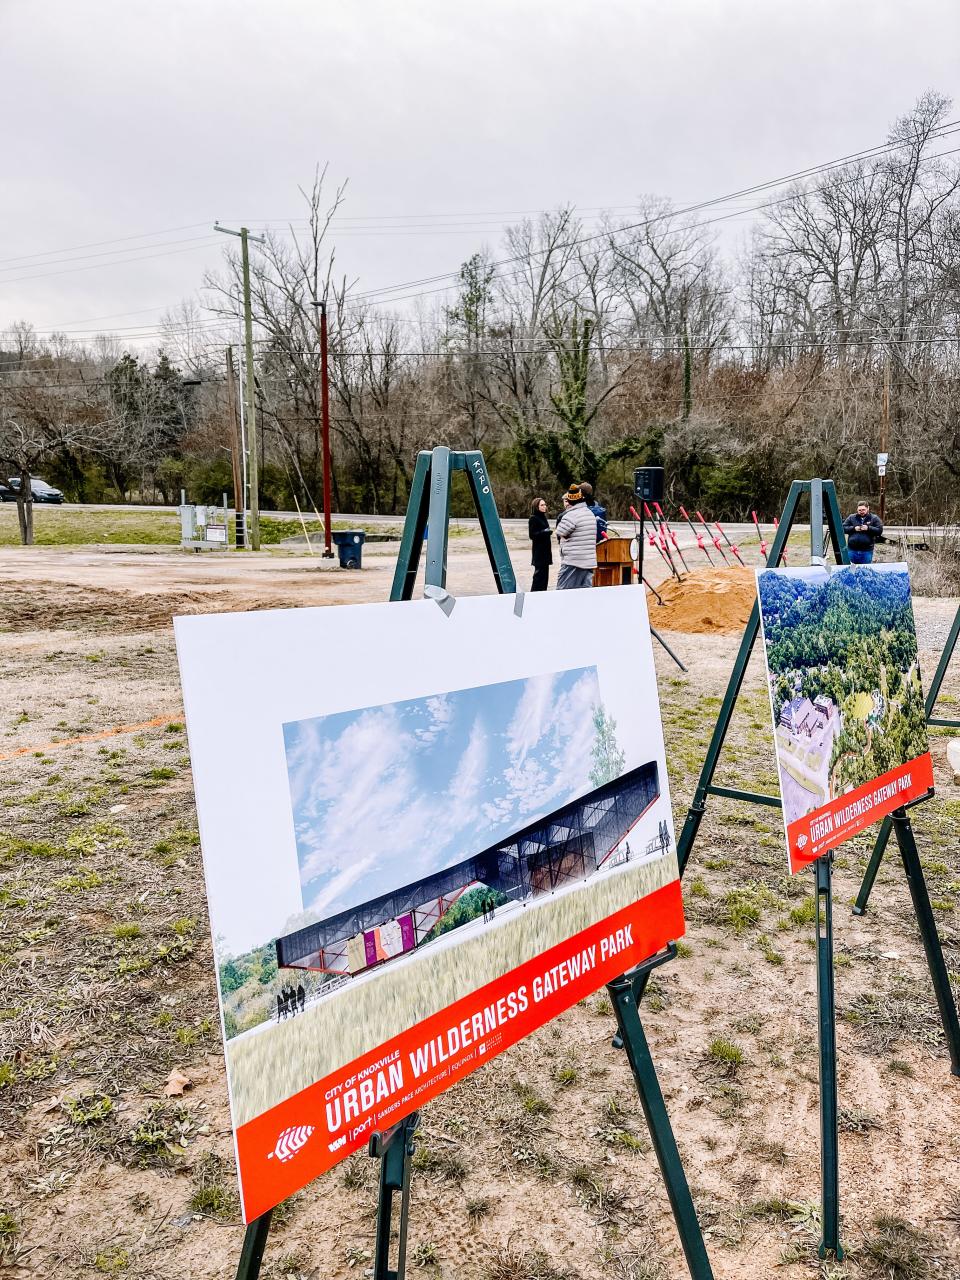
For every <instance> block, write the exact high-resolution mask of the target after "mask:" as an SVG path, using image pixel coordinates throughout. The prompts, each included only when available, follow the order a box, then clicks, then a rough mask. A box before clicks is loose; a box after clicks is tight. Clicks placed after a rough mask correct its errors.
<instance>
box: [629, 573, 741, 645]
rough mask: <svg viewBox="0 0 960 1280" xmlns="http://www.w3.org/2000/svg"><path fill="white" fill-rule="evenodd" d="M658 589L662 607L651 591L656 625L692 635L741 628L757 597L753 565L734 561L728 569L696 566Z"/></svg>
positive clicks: (650, 604)
mask: <svg viewBox="0 0 960 1280" xmlns="http://www.w3.org/2000/svg"><path fill="white" fill-rule="evenodd" d="M657 590H658V591H659V592H660V597H661V599H662V600H663V607H662V608H661V607H660V606H659V605H658V604H657V601H656V599H655V597H654V596H652V595H650V594H649V593H648V595H647V605H648V606H649V609H650V621H651V623H652V624H653V626H655V627H657V628H660V627H663V628H665V629H666V630H667V631H687V632H690V633H692V634H693V635H699V636H703V635H712V634H717V635H729V634H731V633H733V632H736V631H742V630H743V628H744V627H745V626H746V624H747V619H748V618H749V617H750V610H751V609H752V608H753V605H754V601H755V600H756V598H757V580H756V577H755V575H754V572H753V570H752V569H743V568H741V567H740V566H739V565H733V566H731V567H729V568H726V569H697V570H695V571H694V572H693V573H688V574H687V575H686V577H685V578H684V579H683V581H682V582H677V581H676V579H673V578H671V579H670V580H669V581H668V582H665V583H664V584H663V585H662V586H661V587H658V588H657Z"/></svg>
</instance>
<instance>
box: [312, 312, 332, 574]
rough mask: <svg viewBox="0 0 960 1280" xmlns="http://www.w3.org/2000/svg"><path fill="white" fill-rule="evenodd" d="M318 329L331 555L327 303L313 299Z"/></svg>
mask: <svg viewBox="0 0 960 1280" xmlns="http://www.w3.org/2000/svg"><path fill="white" fill-rule="evenodd" d="M313 305H314V307H315V308H316V311H317V317H318V321H319V324H318V328H319V330H320V447H321V453H322V458H323V555H324V559H328V558H332V557H333V550H332V549H331V541H332V538H331V534H332V513H331V510H330V508H331V506H332V504H333V497H332V494H331V488H332V486H331V483H330V378H329V374H328V368H327V304H326V302H321V301H320V300H319V299H318V298H314V299H313Z"/></svg>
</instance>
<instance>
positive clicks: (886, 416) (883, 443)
mask: <svg viewBox="0 0 960 1280" xmlns="http://www.w3.org/2000/svg"><path fill="white" fill-rule="evenodd" d="M889 437H890V352H889V351H887V352H885V353H884V357H883V418H882V420H881V423H880V452H881V454H882V455H883V463H882V465H881V467H880V522H881V524H882V523H883V521H884V519H885V518H886V514H887V440H888V439H889Z"/></svg>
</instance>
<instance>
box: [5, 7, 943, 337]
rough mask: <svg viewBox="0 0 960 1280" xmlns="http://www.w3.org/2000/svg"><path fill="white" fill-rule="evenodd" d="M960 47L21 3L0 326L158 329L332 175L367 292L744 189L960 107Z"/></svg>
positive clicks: (775, 28)
mask: <svg viewBox="0 0 960 1280" xmlns="http://www.w3.org/2000/svg"><path fill="white" fill-rule="evenodd" d="M958 48H960V4H957V3H956V0H913V3H911V4H910V5H909V6H906V5H905V4H904V3H903V0H844V2H843V3H836V0H794V2H793V3H776V2H775V0H603V3H599V4H592V5H587V4H584V3H583V0H456V2H452V0H404V3H397V0H349V2H346V3H345V2H344V0H270V2H269V3H262V0H261V2H259V3H256V4H254V3H251V2H250V0H231V2H230V3H227V2H226V0H83V2H82V3H78V0H0V86H2V95H3V106H4V121H5V128H4V146H3V192H4V194H3V200H2V206H0V226H2V229H3V239H2V245H3V247H2V249H0V259H2V261H0V329H2V328H3V327H4V326H5V325H7V324H9V323H10V322H11V321H12V320H15V319H28V320H30V321H32V322H33V323H34V324H35V325H36V327H37V329H38V330H40V331H41V332H43V331H49V330H54V329H69V330H72V331H74V332H75V333H76V334H77V335H78V336H81V335H84V334H86V333H88V332H97V331H102V330H111V331H115V332H118V333H120V334H121V335H123V336H125V337H127V338H128V339H130V340H132V339H133V338H134V336H135V335H141V336H142V337H143V338H144V340H147V341H149V339H150V337H151V335H152V333H153V332H155V330H156V327H157V324H158V321H159V318H160V316H161V315H162V313H163V312H164V311H165V310H167V309H170V308H171V307H173V306H175V305H176V304H177V303H178V302H179V301H180V300H181V299H183V298H184V297H186V296H189V295H190V294H191V293H193V292H194V291H195V289H196V287H197V286H198V284H199V282H200V279H201V277H202V274H203V270H204V269H205V268H208V267H211V266H216V264H217V262H218V259H219V256H220V254H221V253H222V250H223V248H224V244H225V243H235V242H225V238H224V237H220V236H215V235H214V234H213V233H212V230H211V228H212V223H213V221H214V220H215V219H220V220H221V221H223V222H226V223H233V224H237V223H239V222H241V221H245V222H247V223H249V224H250V225H256V226H262V225H263V224H264V223H271V224H275V225H278V226H282V225H284V224H285V223H286V222H287V220H289V219H291V218H297V217H299V216H300V215H301V205H300V203H299V196H298V193H297V187H298V184H309V181H310V178H311V174H312V172H313V169H314V166H315V164H316V163H317V162H318V161H319V162H329V167H330V168H329V172H330V180H331V184H336V183H338V182H342V181H344V180H349V186H348V199H347V201H346V204H345V205H344V207H343V211H342V216H341V217H340V219H339V221H338V225H337V227H336V232H335V242H336V249H337V261H338V266H339V268H340V269H341V270H342V271H343V272H345V273H347V275H348V276H349V277H350V278H351V279H353V278H357V279H358V281H359V286H358V287H360V288H364V289H381V288H383V287H384V286H387V285H392V284H396V283H399V282H403V281H409V280H416V279H419V278H421V277H424V276H430V275H434V274H436V273H441V272H447V271H451V270H454V269H455V268H456V267H457V266H458V265H459V263H460V262H461V261H462V260H463V259H464V258H465V257H467V256H468V255H469V254H470V253H471V252H473V251H474V250H475V249H476V248H478V247H479V246H480V245H482V244H483V243H487V244H489V245H491V246H493V247H494V248H496V246H497V243H498V239H499V235H500V231H501V228H502V225H503V224H504V223H505V222H509V221H511V220H516V218H517V217H519V216H520V215H521V214H522V213H524V212H528V211H538V210H541V209H550V208H554V207H556V206H557V205H559V204H561V203H563V202H567V201H569V202H573V203H575V204H576V205H577V206H578V208H579V209H580V210H581V212H582V215H583V217H584V218H585V219H586V220H587V221H588V222H589V220H590V219H591V218H593V217H594V216H595V215H596V214H597V212H598V211H599V209H600V208H604V207H606V208H616V209H618V210H619V211H620V212H622V213H623V214H624V215H626V214H627V213H629V210H630V207H631V205H632V204H633V203H634V202H635V201H636V200H637V199H638V197H640V196H642V195H643V194H645V193H655V194H659V195H663V196H668V197H671V198H673V199H674V201H675V202H676V203H677V204H680V205H682V204H686V203H690V202H693V201H695V200H700V199H705V198H710V197H714V196H719V195H723V194H726V193H729V192H733V191H736V190H737V189H739V188H742V187H745V186H749V185H752V184H754V183H757V182H761V181H764V180H767V179H772V178H776V177H780V176H782V175H786V174H789V173H791V172H794V171H796V170H799V169H802V168H804V167H806V166H810V165H814V164H817V163H821V162H824V161H828V160H831V159H834V158H836V157H839V156H842V155H845V154H848V153H850V152H853V151H857V150H860V149H862V148H865V147H869V146H872V145H874V144H877V143H879V142H881V141H882V140H883V138H884V136H885V135H886V132H887V129H888V127H889V125H890V123H891V121H892V120H893V119H894V118H895V117H896V116H897V115H898V114H900V113H902V112H904V111H906V110H908V109H909V108H910V106H911V105H912V103H913V102H914V100H915V99H916V98H917V97H918V96H919V95H920V94H921V93H922V92H923V91H924V90H926V89H928V88H935V89H938V90H940V91H941V92H944V93H947V94H951V95H954V96H956V97H958V98H960V56H958V52H957V51H958ZM956 114H958V115H960V107H958V109H957V112H956ZM744 203H745V204H747V203H749V202H744ZM751 216H752V215H750V214H749V213H747V212H741V213H740V214H739V216H738V218H737V220H735V221H732V222H730V223H725V224H723V226H724V236H725V240H727V241H729V242H730V243H731V245H732V244H733V243H734V241H735V238H736V235H737V234H738V233H739V232H741V231H743V230H745V229H746V228H747V227H748V226H749V223H750V220H751ZM435 300H436V298H435V296H434V297H433V298H430V299H428V301H430V302H433V301H435Z"/></svg>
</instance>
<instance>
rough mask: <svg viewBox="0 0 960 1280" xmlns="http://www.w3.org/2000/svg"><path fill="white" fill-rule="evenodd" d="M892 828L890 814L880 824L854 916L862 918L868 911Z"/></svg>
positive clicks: (855, 905) (854, 909)
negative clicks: (868, 904)
mask: <svg viewBox="0 0 960 1280" xmlns="http://www.w3.org/2000/svg"><path fill="white" fill-rule="evenodd" d="M892 826H893V820H892V819H891V818H890V816H889V814H888V815H887V817H885V818H884V820H883V821H882V822H881V823H880V831H879V833H878V835H877V843H876V844H875V845H874V846H873V853H871V855H870V861H869V862H868V863H867V869H866V871H865V872H864V876H863V884H862V885H861V886H860V892H859V893H858V894H857V901H856V903H855V904H854V908H853V914H854V915H855V916H862V915H863V913H864V912H865V911H866V909H867V903H868V902H869V900H870V894H871V893H872V892H873V886H874V884H875V883H876V879H877V873H878V872H879V870H880V863H881V862H882V861H883V855H884V854H885V853H886V851H887V842H888V841H889V839H890V829H891V827H892Z"/></svg>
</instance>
